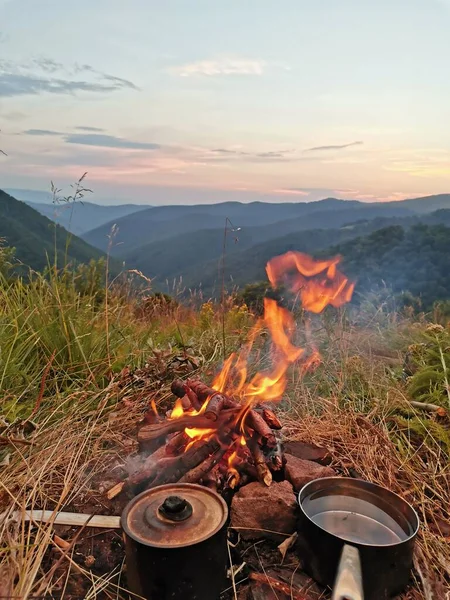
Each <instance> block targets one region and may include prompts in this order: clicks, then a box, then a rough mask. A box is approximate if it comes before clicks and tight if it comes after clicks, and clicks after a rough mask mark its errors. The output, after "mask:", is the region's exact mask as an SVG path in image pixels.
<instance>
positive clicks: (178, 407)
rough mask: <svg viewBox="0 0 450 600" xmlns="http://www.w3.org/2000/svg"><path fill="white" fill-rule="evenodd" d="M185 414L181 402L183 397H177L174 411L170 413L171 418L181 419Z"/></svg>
mask: <svg viewBox="0 0 450 600" xmlns="http://www.w3.org/2000/svg"><path fill="white" fill-rule="evenodd" d="M183 415H184V409H183V405H182V403H181V398H177V399H176V402H175V406H174V407H173V410H172V413H171V415H170V418H171V419H179V418H180V417H182V416H183Z"/></svg>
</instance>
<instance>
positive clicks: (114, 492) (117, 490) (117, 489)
mask: <svg viewBox="0 0 450 600" xmlns="http://www.w3.org/2000/svg"><path fill="white" fill-rule="evenodd" d="M124 487H125V482H124V481H120V482H119V483H116V485H114V486H113V487H112V488H110V489H109V490H108V491H107V492H106V497H107V498H108V500H112V499H113V498H115V497H116V496H118V495H119V494H121V493H122V490H123V488H124Z"/></svg>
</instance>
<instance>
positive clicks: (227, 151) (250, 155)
mask: <svg viewBox="0 0 450 600" xmlns="http://www.w3.org/2000/svg"><path fill="white" fill-rule="evenodd" d="M210 152H211V153H212V156H210V157H209V158H210V159H211V158H212V159H213V160H214V159H216V160H217V159H218V158H219V159H224V158H241V159H242V160H248V161H257V162H259V161H268V162H269V161H275V162H278V161H281V160H295V157H294V153H293V150H269V151H266V152H246V151H244V150H239V149H233V148H214V149H213V150H211V151H210ZM217 155H219V156H217Z"/></svg>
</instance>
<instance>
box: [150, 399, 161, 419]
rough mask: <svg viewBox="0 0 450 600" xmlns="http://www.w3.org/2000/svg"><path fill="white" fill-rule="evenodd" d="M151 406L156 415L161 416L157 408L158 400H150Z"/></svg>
mask: <svg viewBox="0 0 450 600" xmlns="http://www.w3.org/2000/svg"><path fill="white" fill-rule="evenodd" d="M150 406H151V408H152V411H153V413H154V415H155V417H159V415H158V409H157V408H156V402H155V401H154V400H152V401H151V402H150Z"/></svg>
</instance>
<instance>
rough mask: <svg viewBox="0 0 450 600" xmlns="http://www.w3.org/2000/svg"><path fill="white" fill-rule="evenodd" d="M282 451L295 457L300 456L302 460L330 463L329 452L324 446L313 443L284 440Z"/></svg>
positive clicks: (322, 463) (323, 463)
mask: <svg viewBox="0 0 450 600" xmlns="http://www.w3.org/2000/svg"><path fill="white" fill-rule="evenodd" d="M283 447H284V451H285V452H287V453H288V454H292V456H295V457H296V458H302V459H303V460H312V461H313V462H317V463H320V464H321V465H329V464H330V463H331V454H330V453H329V452H328V450H327V449H326V448H322V447H321V446H316V445H315V444H309V443H307V442H298V441H293V442H284V443H283Z"/></svg>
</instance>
